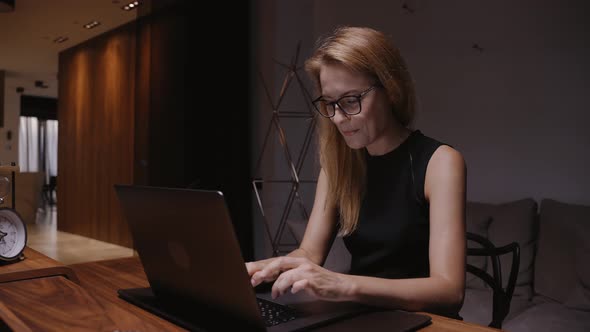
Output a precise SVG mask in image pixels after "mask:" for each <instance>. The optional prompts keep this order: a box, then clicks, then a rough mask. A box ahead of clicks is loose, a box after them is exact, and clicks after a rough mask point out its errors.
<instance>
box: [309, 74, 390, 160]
mask: <svg viewBox="0 0 590 332" xmlns="http://www.w3.org/2000/svg"><path fill="white" fill-rule="evenodd" d="M375 83H376V82H373V81H372V80H371V79H370V78H369V77H367V76H366V75H363V74H358V73H354V72H351V71H349V70H348V69H346V67H344V66H342V65H340V64H327V65H324V66H322V69H321V70H320V84H321V87H322V97H323V99H325V100H326V101H327V102H328V103H329V102H334V101H336V100H338V99H339V98H341V97H343V96H351V95H359V94H360V93H361V92H363V91H365V90H367V89H368V88H369V87H371V86H372V85H374V84H375ZM391 108H392V105H391V102H390V101H389V98H388V97H387V94H386V92H385V90H383V88H382V87H380V86H378V87H375V88H374V89H373V90H371V91H370V92H368V93H367V94H365V95H364V96H363V97H362V99H361V112H360V113H359V114H355V115H348V114H345V113H344V112H343V111H342V110H340V108H339V107H336V113H335V115H334V117H332V118H330V120H332V122H333V123H334V125H336V127H337V128H338V130H339V131H340V134H341V135H342V137H343V138H344V140H345V141H346V144H347V145H348V146H349V147H350V148H351V149H361V148H367V151H368V152H369V154H371V155H379V154H383V153H386V152H388V151H389V150H388V149H389V148H390V147H389V146H388V145H389V142H391V138H392V137H395V131H394V122H393V121H395V120H394V117H393V114H392V112H391Z"/></svg>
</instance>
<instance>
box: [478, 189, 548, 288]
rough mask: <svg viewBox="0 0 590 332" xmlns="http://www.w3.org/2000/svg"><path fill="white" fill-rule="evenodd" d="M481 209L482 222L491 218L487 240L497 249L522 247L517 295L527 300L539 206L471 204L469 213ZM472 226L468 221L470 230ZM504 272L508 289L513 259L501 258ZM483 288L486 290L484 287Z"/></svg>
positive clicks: (529, 200)
mask: <svg viewBox="0 0 590 332" xmlns="http://www.w3.org/2000/svg"><path fill="white" fill-rule="evenodd" d="M475 207H477V208H479V209H480V210H481V211H482V212H480V214H481V215H480V216H479V217H478V218H480V220H482V218H483V220H485V218H484V217H485V216H486V215H489V218H490V219H491V221H490V222H489V227H488V229H487V238H488V239H489V240H490V241H491V242H492V243H493V244H494V245H495V246H497V247H501V246H504V245H507V244H510V243H512V242H517V243H518V244H519V246H520V267H519V270H518V278H517V281H516V288H515V290H514V294H515V295H522V296H525V297H529V298H530V297H531V296H532V280H533V260H534V250H535V239H536V228H537V218H536V216H537V203H536V202H535V201H534V200H533V199H532V198H526V199H521V200H517V201H512V202H507V203H502V204H487V203H477V205H474V203H468V204H467V213H469V209H473V208H475ZM471 222H473V220H470V218H467V229H468V230H469V227H470V226H469V224H470V223H471ZM500 264H501V269H502V281H503V285H504V286H505V285H506V284H507V283H508V277H509V272H510V268H511V265H512V255H509V254H508V255H502V256H501V257H500ZM486 269H487V271H488V273H490V274H492V265H491V264H487V266H486ZM481 288H484V287H481Z"/></svg>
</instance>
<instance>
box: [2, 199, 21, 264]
mask: <svg viewBox="0 0 590 332" xmlns="http://www.w3.org/2000/svg"><path fill="white" fill-rule="evenodd" d="M26 245H27V227H26V226H25V223H24V222H23V219H22V218H21V217H20V215H19V214H18V213H17V212H16V211H14V210H13V209H9V208H0V262H2V261H4V262H12V261H16V260H20V259H23V258H24V257H23V250H24V249H25V246H26Z"/></svg>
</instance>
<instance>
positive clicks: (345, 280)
mask: <svg viewBox="0 0 590 332" xmlns="http://www.w3.org/2000/svg"><path fill="white" fill-rule="evenodd" d="M247 268H248V273H249V274H250V276H251V282H252V285H253V286H256V285H258V284H260V283H261V282H270V281H273V280H275V282H274V284H273V287H272V297H273V298H276V297H278V296H281V295H283V294H285V293H286V292H287V291H288V290H289V288H290V289H291V293H297V292H299V291H301V290H304V291H305V292H307V293H308V294H310V295H312V296H314V297H317V298H320V299H323V300H332V301H346V300H351V299H352V294H353V290H354V285H353V283H352V281H351V278H350V277H349V276H347V275H344V274H340V273H335V272H332V271H329V270H326V269H324V268H323V267H321V266H319V265H317V264H314V263H313V262H311V261H310V260H309V259H307V258H302V257H287V256H285V257H275V258H271V259H267V260H263V261H259V262H253V263H247ZM251 271H253V273H251Z"/></svg>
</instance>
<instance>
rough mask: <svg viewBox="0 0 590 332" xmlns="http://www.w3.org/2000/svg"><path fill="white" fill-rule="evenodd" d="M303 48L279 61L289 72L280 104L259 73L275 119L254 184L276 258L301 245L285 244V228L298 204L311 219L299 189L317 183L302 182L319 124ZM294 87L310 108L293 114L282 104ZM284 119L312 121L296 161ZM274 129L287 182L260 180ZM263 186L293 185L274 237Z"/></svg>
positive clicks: (261, 154)
mask: <svg viewBox="0 0 590 332" xmlns="http://www.w3.org/2000/svg"><path fill="white" fill-rule="evenodd" d="M300 49H301V42H299V43H298V44H297V48H296V52H295V55H294V56H293V58H292V59H291V62H290V63H288V64H285V63H281V62H279V61H276V60H275V62H276V63H277V64H278V65H280V66H281V67H282V68H284V69H285V70H286V73H285V77H284V79H283V84H282V87H281V90H280V93H279V95H278V99H277V101H276V103H275V102H274V101H273V98H272V96H271V94H270V92H269V89H268V86H267V85H266V84H265V82H264V78H263V76H262V74H261V73H260V71H259V72H258V74H259V77H260V80H261V82H262V86H263V87H264V90H265V93H266V98H267V101H268V103H269V104H270V105H271V107H272V115H271V119H270V121H269V124H268V127H267V130H266V134H265V137H264V143H263V144H262V149H261V152H260V156H259V157H258V161H257V162H256V168H255V171H254V174H255V178H254V180H253V181H252V187H253V189H254V192H255V194H256V200H257V203H258V207H259V209H260V212H261V214H262V217H263V219H264V227H265V231H266V234H267V236H268V239H269V241H270V244H271V247H272V253H273V256H278V255H281V254H284V253H286V252H289V251H290V250H292V249H294V247H296V246H298V245H299V244H298V243H296V242H295V243H293V242H292V241H291V242H285V241H284V240H283V235H284V233H285V226H286V224H287V218H288V217H289V215H290V213H291V209H292V207H293V205H294V204H295V203H296V204H297V206H298V207H299V210H300V212H301V218H302V219H304V220H307V219H308V218H309V213H308V212H307V209H306V207H305V205H304V204H303V201H302V198H301V194H300V192H299V190H300V187H301V184H303V183H315V182H316V181H311V180H302V179H301V178H300V172H301V168H302V167H303V164H304V161H305V158H306V156H307V153H308V150H309V146H310V143H311V140H312V137H313V132H314V128H315V123H316V120H315V117H314V113H313V109H312V107H313V106H312V105H311V100H312V97H311V95H310V93H309V91H308V90H307V89H306V87H305V85H304V83H303V81H302V79H301V77H300V75H299V73H300V72H301V69H302V68H301V67H297V64H298V61H299V53H300ZM293 83H295V84H293ZM292 85H295V87H299V89H300V90H301V92H302V95H303V96H304V99H305V107H306V109H305V110H303V111H294V112H293V111H283V110H281V106H282V102H283V101H284V97H285V94H286V93H287V91H288V89H289V88H291V87H292ZM283 118H301V119H304V120H308V121H305V123H306V128H305V130H306V133H305V138H304V140H303V146H302V148H301V150H300V152H299V154H298V155H297V158H296V159H294V158H293V153H292V152H291V150H290V149H289V146H288V144H287V136H286V135H285V130H284V129H283V127H282V126H281V119H283ZM273 129H274V131H276V133H277V134H278V139H279V142H280V145H281V148H282V152H283V154H284V157H285V161H286V163H287V167H288V169H289V179H286V180H285V179H264V178H262V177H256V175H257V174H259V172H260V171H261V162H262V157H263V155H264V151H265V150H266V148H267V146H268V142H269V138H270V136H271V132H272V131H273ZM263 183H283V184H287V185H289V187H290V191H289V195H288V198H287V201H286V202H285V205H284V207H283V210H282V213H281V217H280V219H279V220H278V225H277V228H276V231H275V232H274V234H273V232H272V229H271V224H272V223H271V220H269V217H268V216H267V214H266V213H265V210H264V206H263V204H262V199H261V195H260V188H261V187H262V184H263ZM293 238H295V237H293ZM295 241H296V240H295Z"/></svg>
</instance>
